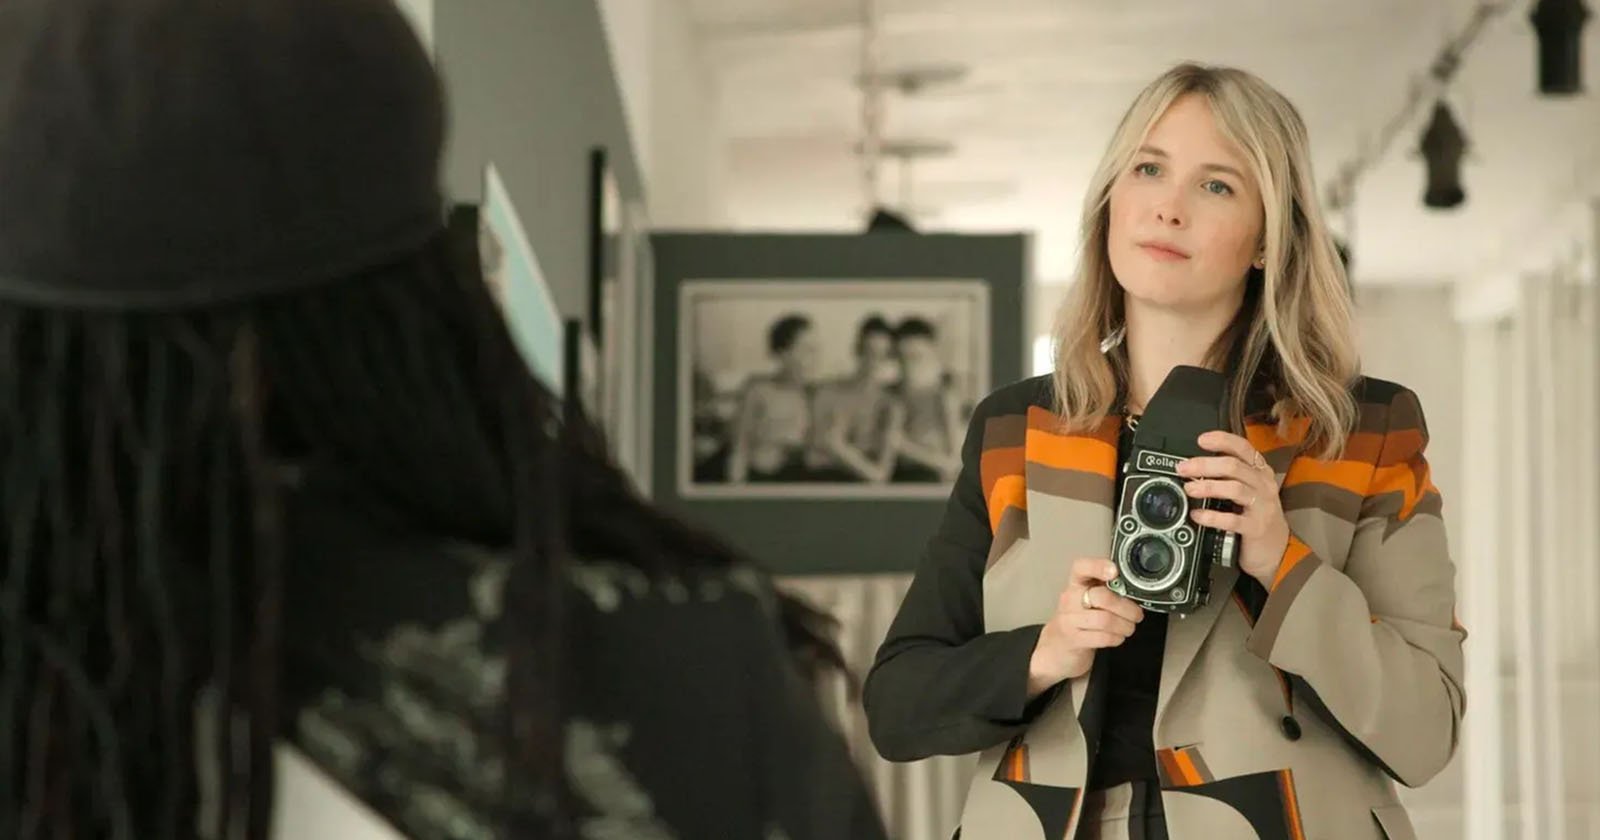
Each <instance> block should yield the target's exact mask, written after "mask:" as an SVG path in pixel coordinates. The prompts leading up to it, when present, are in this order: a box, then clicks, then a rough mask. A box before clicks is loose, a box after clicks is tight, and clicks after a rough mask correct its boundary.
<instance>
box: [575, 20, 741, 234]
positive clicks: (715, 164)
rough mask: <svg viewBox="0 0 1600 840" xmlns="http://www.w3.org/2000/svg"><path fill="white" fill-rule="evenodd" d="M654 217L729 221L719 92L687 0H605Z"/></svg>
mask: <svg viewBox="0 0 1600 840" xmlns="http://www.w3.org/2000/svg"><path fill="white" fill-rule="evenodd" d="M599 6H600V15H601V20H602V21H603V22H604V24H605V32H606V42H607V44H608V46H609V48H610V53H611V64H612V68H613V70H614V72H615V73H616V76H617V81H618V84H619V86H620V87H621V93H622V102H623V110H624V113H625V114H626V117H627V123H628V133H629V135H630V137H631V138H632V140H633V147H634V149H635V150H636V151H637V154H638V158H639V169H640V174H641V178H642V179H643V181H644V194H645V199H646V206H647V209H648V210H649V214H650V220H651V222H652V224H653V225H655V226H657V227H661V228H676V229H693V228H708V227H718V226H722V225H725V224H726V222H727V219H726V218H725V211H724V206H723V200H722V188H721V179H722V170H723V167H722V165H721V162H722V154H721V153H722V140H721V130H720V119H719V116H718V115H719V109H720V98H719V96H718V94H717V86H716V84H715V82H714V80H713V79H712V76H711V73H710V72H709V69H708V67H707V65H706V63H705V61H704V57H703V52H702V51H703V45H702V44H701V41H700V38H699V37H698V35H697V34H696V32H695V29H694V23H693V20H692V18H691V17H690V15H689V14H688V10H687V8H686V6H685V4H684V2H683V0H599Z"/></svg>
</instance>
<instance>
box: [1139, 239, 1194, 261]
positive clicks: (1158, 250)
mask: <svg viewBox="0 0 1600 840" xmlns="http://www.w3.org/2000/svg"><path fill="white" fill-rule="evenodd" d="M1139 249H1140V250H1142V251H1144V252H1145V253H1146V254H1149V255H1150V256H1151V257H1152V258H1154V259H1157V260H1160V261H1162V262H1178V261H1180V260H1186V259H1188V258H1189V255H1188V254H1185V253H1184V252H1182V251H1180V250H1178V249H1176V248H1174V247H1172V246H1170V245H1163V244H1161V243H1160V242H1140V243H1139Z"/></svg>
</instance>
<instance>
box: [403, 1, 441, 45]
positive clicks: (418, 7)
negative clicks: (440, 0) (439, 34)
mask: <svg viewBox="0 0 1600 840" xmlns="http://www.w3.org/2000/svg"><path fill="white" fill-rule="evenodd" d="M398 2H399V3H400V11H402V12H405V13H406V17H408V18H410V19H411V23H412V25H413V26H415V27H416V28H417V37H419V38H421V39H422V43H423V44H424V45H425V46H427V48H428V50H429V52H432V51H433V0H398Z"/></svg>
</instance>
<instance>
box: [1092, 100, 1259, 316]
mask: <svg viewBox="0 0 1600 840" xmlns="http://www.w3.org/2000/svg"><path fill="white" fill-rule="evenodd" d="M1109 212H1110V226H1109V230H1108V232H1107V236H1106V240H1107V241H1106V246H1107V247H1106V250H1107V253H1108V255H1109V257H1110V260H1111V270H1112V272H1113V273H1114V274H1115V275H1116V277H1117V282H1118V283H1119V284H1120V285H1121V286H1122V288H1123V290H1124V291H1125V292H1126V293H1127V295H1128V296H1129V298H1131V299H1133V300H1137V301H1139V302H1140V303H1144V304H1148V305H1151V306H1156V307H1161V308H1164V309H1172V310H1179V311H1204V310H1208V309H1212V308H1215V307H1218V306H1224V305H1233V306H1237V305H1238V301H1239V300H1240V299H1241V298H1242V297H1243V292H1244V282H1245V277H1246V274H1247V273H1248V272H1249V269H1250V266H1251V264H1252V263H1253V262H1254V261H1256V259H1257V258H1258V255H1259V251H1260V243H1261V238H1262V236H1261V231H1262V226H1263V218H1264V216H1263V210H1262V204H1261V192H1260V189H1259V187H1258V186H1257V185H1256V183H1255V180H1254V179H1253V178H1252V177H1251V176H1250V169H1249V167H1248V166H1247V165H1246V164H1245V161H1244V157H1243V155H1242V154H1240V152H1239V150H1238V149H1237V148H1236V147H1235V146H1234V145H1233V144H1232V143H1231V142H1229V141H1228V139H1227V138H1225V137H1223V136H1222V133H1221V131H1219V130H1218V128H1217V124H1216V120H1215V119H1214V118H1213V117H1212V114H1211V106H1210V104H1209V103H1207V102H1206V100H1205V99H1204V98H1203V97H1201V96H1198V95H1194V94H1189V95H1185V96H1182V97H1179V98H1178V99H1177V100H1176V101H1174V102H1173V103H1172V105H1171V106H1170V107H1169V108H1168V109H1167V112H1166V113H1165V114H1163V115H1162V116H1161V118H1160V119H1159V120H1157V121H1156V124H1155V125H1154V126H1153V127H1151V129H1150V134H1149V136H1148V137H1147V138H1146V139H1145V143H1144V145H1143V146H1142V147H1141V148H1140V149H1139V151H1138V153H1137V154H1136V155H1135V156H1134V158H1133V162H1132V163H1131V164H1130V165H1129V166H1128V168H1127V169H1126V170H1125V171H1124V172H1123V173H1122V174H1121V175H1119V176H1117V180H1116V181H1115V182H1114V183H1113V184H1112V186H1111V203H1110V210H1109Z"/></svg>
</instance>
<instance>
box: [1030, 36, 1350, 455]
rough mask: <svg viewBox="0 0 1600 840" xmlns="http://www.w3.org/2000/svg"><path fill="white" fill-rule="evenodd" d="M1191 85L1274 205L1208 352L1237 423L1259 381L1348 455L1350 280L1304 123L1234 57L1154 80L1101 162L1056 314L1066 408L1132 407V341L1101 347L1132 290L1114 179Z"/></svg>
mask: <svg viewBox="0 0 1600 840" xmlns="http://www.w3.org/2000/svg"><path fill="white" fill-rule="evenodd" d="M1186 94H1196V95H1199V96H1203V97H1205V99H1206V101H1207V102H1208V103H1209V104H1210V106H1211V112H1212V114H1213V115H1214V117H1215V119H1216V121H1217V125H1218V128H1219V129H1220V130H1221V132H1222V133H1223V135H1224V136H1225V137H1227V138H1228V139H1229V140H1231V141H1232V142H1233V143H1234V145H1235V146H1237V147H1238V148H1239V149H1240V150H1241V151H1242V152H1243V155H1244V158H1245V162H1246V164H1247V165H1248V166H1249V168H1250V170H1251V172H1252V173H1253V174H1254V176H1255V180H1256V183H1257V184H1259V185H1260V190H1261V201H1262V204H1263V205H1264V210H1265V225H1264V229H1263V232H1262V237H1263V242H1262V244H1263V246H1264V249H1265V263H1266V268H1265V269H1264V270H1257V269H1256V268H1254V267H1253V266H1252V267H1251V268H1250V277H1249V278H1248V279H1247V280H1246V292H1245V300H1244V304H1243V305H1242V306H1241V307H1240V309H1239V314H1238V315H1237V316H1236V317H1235V319H1234V321H1233V323H1232V324H1231V325H1230V326H1229V327H1228V328H1227V329H1226V330H1224V331H1223V333H1222V335H1221V336H1219V337H1218V339H1217V342H1216V343H1215V344H1214V345H1213V346H1212V348H1211V352H1210V354H1209V356H1208V358H1207V359H1206V364H1207V366H1209V367H1212V368H1215V369H1219V370H1228V369H1229V368H1231V370H1229V381H1230V389H1229V392H1230V396H1229V406H1228V416H1229V420H1230V423H1231V424H1232V426H1233V429H1234V431H1235V432H1238V433H1242V432H1243V428H1244V422H1245V418H1246V411H1247V409H1246V405H1247V400H1248V398H1249V396H1250V393H1251V392H1252V391H1254V390H1265V391H1266V393H1267V394H1268V395H1269V396H1270V397H1271V400H1272V410H1271V416H1272V418H1273V419H1274V420H1276V421H1277V423H1278V426H1279V430H1280V433H1285V434H1286V433H1287V429H1288V428H1289V426H1290V424H1291V423H1293V422H1294V421H1295V420H1297V419H1299V420H1302V421H1306V422H1308V428H1307V432H1306V436H1305V438H1304V439H1303V441H1304V442H1303V445H1304V451H1307V452H1310V453H1315V454H1316V455H1317V457H1322V458H1331V457H1336V456H1337V455H1338V453H1339V452H1340V450H1341V449H1342V448H1343V446H1344V443H1345V440H1346V438H1347V437H1348V436H1349V434H1350V432H1351V431H1352V430H1353V427H1354V425H1355V416H1356V405H1355V399H1354V397H1353V395H1352V393H1351V388H1352V386H1353V384H1354V383H1355V381H1356V379H1357V377H1358V375H1359V369H1360V365H1359V361H1358V359H1357V355H1356V347H1355V336H1354V330H1353V327H1352V324H1351V301H1350V295H1349V287H1348V286H1347V285H1346V279H1345V272H1344V266H1343V263H1342V262H1341V261H1340V259H1339V255H1338V251H1337V250H1336V247H1335V245H1334V242H1333V237H1332V235H1331V234H1330V233H1329V232H1328V229H1327V226H1326V224H1325V223H1324V221H1323V217H1322V211H1321V209H1320V208H1319V207H1318V205H1317V200H1316V184H1315V183H1314V181H1313V178H1312V172H1311V159H1310V149H1309V142H1308V140H1307V135H1306V128H1305V123H1304V122H1303V121H1302V120H1301V119H1300V114H1299V112H1298V111H1296V110H1295V107H1294V105H1292V104H1291V103H1290V102H1289V100H1288V99H1286V98H1284V96H1283V95H1282V94H1280V93H1278V92H1277V91H1276V90H1274V89H1273V88H1272V87H1270V86H1269V85H1268V84H1267V83H1266V82H1264V81H1262V80H1261V79H1260V78H1258V77H1256V76H1254V75H1252V74H1250V73H1248V72H1245V71H1243V70H1237V69H1233V68H1228V67H1211V66H1205V65H1199V64H1193V63H1185V64H1180V65H1178V66H1176V67H1173V68H1172V69H1171V70H1168V71H1167V72H1166V73H1163V74H1162V75H1161V76H1160V77H1159V78H1157V79H1156V80H1155V81H1153V82H1151V83H1150V85H1149V86H1148V87H1146V88H1145V89H1144V91H1142V92H1141V93H1140V94H1139V96H1138V98H1137V99H1135V100H1134V102H1133V105H1132V106H1130V107H1129V109H1128V112H1127V113H1126V114H1125V115H1123V118H1122V122H1121V124H1120V125H1119V126H1118V127H1117V131H1116V133H1115V134H1114V135H1113V137H1112V140H1111V144H1110V146H1109V147H1108V148H1107V150H1106V154H1105V157H1104V158H1103V159H1102V160H1101V162H1100V166H1099V168H1098V169H1097V170H1096V171H1095V174H1094V179H1093V181H1092V182H1091V184H1090V187H1089V192H1088V195H1087V196H1086V197H1085V199H1084V211H1083V224H1082V231H1081V235H1082V241H1081V247H1080V248H1079V257H1078V266H1077V270H1076V275H1075V277H1074V283H1073V287H1072V290H1071V292H1070V293H1069V295H1068V298H1067V301H1066V302H1065V304H1063V306H1062V308H1061V311H1060V313H1059V315H1058V317H1057V319H1056V329H1055V333H1056V335H1055V349H1056V364H1055V392H1056V404H1057V410H1058V412H1059V413H1060V414H1061V416H1062V417H1064V418H1065V419H1066V421H1067V425H1068V427H1069V428H1072V429H1078V430H1081V429H1086V428H1093V427H1095V426H1097V425H1099V424H1100V423H1101V422H1102V421H1104V420H1105V418H1106V416H1107V415H1108V414H1111V413H1113V412H1114V411H1120V410H1121V409H1120V407H1119V406H1118V405H1117V401H1118V398H1119V396H1120V395H1121V394H1122V393H1123V389H1124V388H1125V387H1126V385H1127V381H1128V379H1127V375H1128V361H1127V349H1126V346H1125V345H1118V346H1117V347H1115V348H1114V349H1112V350H1110V351H1109V352H1105V353H1102V352H1101V350H1100V344H1101V341H1102V339H1103V338H1105V337H1106V336H1108V335H1111V334H1112V332H1113V331H1115V330H1117V329H1119V328H1120V327H1121V325H1122V323H1123V292H1122V288H1121V286H1119V285H1118V283H1117V279H1116V277H1115V276H1114V275H1113V274H1112V271H1111V261H1110V258H1109V256H1108V255H1107V242H1106V235H1107V233H1108V231H1109V229H1110V221H1109V219H1110V216H1109V208H1110V196H1111V186H1112V184H1113V183H1114V182H1115V181H1116V179H1117V177H1118V176H1119V175H1120V174H1121V173H1122V172H1123V171H1124V170H1126V169H1127V167H1128V166H1130V165H1131V164H1132V161H1133V158H1134V156H1135V154H1136V152H1137V150H1138V148H1139V147H1140V146H1141V145H1142V144H1143V142H1144V139H1145V137H1146V136H1147V135H1148V134H1149V132H1150V129H1151V127H1152V126H1153V125H1154V124H1155V122H1156V120H1157V119H1159V118H1160V117H1161V115H1162V114H1164V113H1166V110H1167V108H1168V107H1169V106H1170V105H1171V104H1172V103H1173V102H1174V101H1176V100H1177V99H1178V98H1179V97H1181V96H1184V95H1186Z"/></svg>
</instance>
